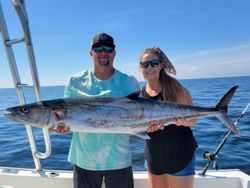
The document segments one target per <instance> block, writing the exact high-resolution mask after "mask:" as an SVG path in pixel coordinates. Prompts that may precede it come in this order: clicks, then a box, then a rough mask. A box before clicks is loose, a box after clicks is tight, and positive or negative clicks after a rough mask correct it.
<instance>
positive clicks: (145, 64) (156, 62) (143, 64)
mask: <svg viewBox="0 0 250 188" xmlns="http://www.w3.org/2000/svg"><path fill="white" fill-rule="evenodd" d="M140 65H141V67H142V68H148V66H149V65H150V66H151V67H153V68H154V67H158V66H159V65H160V60H152V61H143V62H140Z"/></svg>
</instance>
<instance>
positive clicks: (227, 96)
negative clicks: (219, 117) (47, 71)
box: [216, 85, 239, 112]
mask: <svg viewBox="0 0 250 188" xmlns="http://www.w3.org/2000/svg"><path fill="white" fill-rule="evenodd" d="M238 87H239V86H238V85H236V86H234V87H232V88H231V89H230V90H229V91H228V92H227V93H226V94H225V95H224V96H223V97H222V98H221V100H220V102H219V103H218V104H217V105H216V108H219V109H221V110H225V111H226V112H227V108H228V104H229V102H230V101H231V99H232V97H233V94H234V92H235V91H236V89H237V88H238Z"/></svg>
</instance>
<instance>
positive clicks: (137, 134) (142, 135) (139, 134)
mask: <svg viewBox="0 0 250 188" xmlns="http://www.w3.org/2000/svg"><path fill="white" fill-rule="evenodd" d="M134 135H135V136H138V137H140V138H143V139H151V138H150V137H149V136H148V134H147V132H145V131H144V132H139V133H136V134H134Z"/></svg>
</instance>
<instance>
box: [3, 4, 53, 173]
mask: <svg viewBox="0 0 250 188" xmlns="http://www.w3.org/2000/svg"><path fill="white" fill-rule="evenodd" d="M12 5H13V7H14V9H15V11H16V13H17V16H18V18H19V20H20V23H21V27H22V30H23V34H24V36H23V37H19V38H17V39H10V37H9V32H8V29H7V25H6V21H5V17H4V12H3V9H2V6H1V1H0V32H1V35H2V39H3V46H4V49H5V53H6V56H7V59H8V63H9V68H10V71H11V75H12V79H13V82H14V87H15V89H16V93H17V98H18V101H19V103H20V105H22V104H26V101H25V96H24V92H23V88H25V87H31V88H33V89H34V91H35V97H36V100H37V101H40V100H41V92H40V82H39V78H38V72H37V66H36V60H35V55H34V50H33V46H32V40H31V35H30V29H29V22H28V16H27V13H26V8H25V1H24V0H12ZM22 42H24V43H25V46H26V50H27V55H28V61H29V65H30V72H31V76H32V82H33V85H28V84H24V83H22V82H21V79H20V75H19V72H18V67H17V64H16V59H15V55H14V50H13V48H12V46H13V45H15V44H18V43H22ZM25 127H26V132H27V136H28V139H29V143H30V147H31V152H32V156H33V160H34V164H35V168H36V170H37V171H41V170H42V166H41V163H40V159H45V158H47V157H49V156H50V154H51V142H50V137H49V133H48V130H47V129H43V136H44V143H45V152H44V153H42V152H40V151H38V150H37V147H36V142H35V138H34V134H33V130H32V128H31V127H30V126H29V125H25Z"/></svg>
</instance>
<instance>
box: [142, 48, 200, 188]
mask: <svg viewBox="0 0 250 188" xmlns="http://www.w3.org/2000/svg"><path fill="white" fill-rule="evenodd" d="M140 70H141V72H142V74H143V76H144V79H145V80H146V85H145V86H144V87H143V88H142V96H143V97H144V98H148V99H153V100H163V101H173V102H177V103H182V104H192V98H191V96H190V94H189V92H188V90H187V89H186V88H185V87H183V86H182V85H181V84H180V82H178V81H177V80H176V79H175V78H173V77H171V76H170V75H169V74H175V73H176V71H175V69H174V67H173V65H172V64H171V62H170V61H169V59H168V58H167V56H166V55H165V54H164V52H163V51H162V50H161V49H160V48H158V47H153V48H148V49H146V50H144V51H143V53H142V54H141V56H140ZM195 123H196V121H195V120H189V121H185V120H181V119H178V120H177V121H176V124H172V125H169V126H166V127H164V128H163V130H159V131H155V129H157V128H156V126H151V130H150V129H149V130H148V132H149V133H148V134H149V136H150V137H151V139H150V140H147V143H146V146H145V157H146V162H147V166H148V176H149V183H150V186H151V187H153V188H166V187H167V188H184V187H185V188H192V187H193V181H194V170H195V156H194V153H195V149H196V147H197V144H196V141H195V138H194V137H193V134H192V131H191V129H190V127H189V126H192V125H194V124H195ZM160 127H162V125H160Z"/></svg>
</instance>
